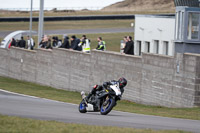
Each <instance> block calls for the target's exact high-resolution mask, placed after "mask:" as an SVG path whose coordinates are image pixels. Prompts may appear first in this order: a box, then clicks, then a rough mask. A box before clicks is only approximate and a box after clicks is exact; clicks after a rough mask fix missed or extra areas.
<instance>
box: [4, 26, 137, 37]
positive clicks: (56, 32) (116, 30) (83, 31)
mask: <svg viewBox="0 0 200 133" xmlns="http://www.w3.org/2000/svg"><path fill="white" fill-rule="evenodd" d="M12 32H13V31H0V37H1V38H4V37H6V36H7V35H8V34H10V33H12ZM44 32H45V34H47V35H63V34H98V33H121V32H134V28H112V29H109V28H101V29H63V30H45V31H44ZM33 35H36V34H33Z"/></svg>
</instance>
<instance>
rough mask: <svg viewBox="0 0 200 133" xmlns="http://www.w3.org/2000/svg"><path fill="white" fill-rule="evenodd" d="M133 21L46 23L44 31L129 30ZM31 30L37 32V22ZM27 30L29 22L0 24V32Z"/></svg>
mask: <svg viewBox="0 0 200 133" xmlns="http://www.w3.org/2000/svg"><path fill="white" fill-rule="evenodd" d="M133 22H134V19H128V20H81V21H47V22H44V29H45V30H63V29H98V28H129V27H130V26H131V23H133ZM32 28H33V30H36V31H37V30H38V22H33V27H32ZM15 30H29V22H0V31H15Z"/></svg>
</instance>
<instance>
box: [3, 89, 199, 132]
mask: <svg viewBox="0 0 200 133" xmlns="http://www.w3.org/2000/svg"><path fill="white" fill-rule="evenodd" d="M80 101H81V98H80ZM0 114H3V115H9V116H20V117H25V118H33V119H38V120H56V121H60V122H65V123H80V124H88V125H98V126H117V127H129V128H141V129H155V130H160V129H162V130H184V131H191V132H194V133H200V121H199V120H188V119H177V118H168V117H160V116H151V115H143V114H134V113H127V112H120V111H114V110H112V111H111V112H110V113H109V114H108V115H106V116H103V115H100V113H99V112H88V113H85V114H82V113H79V111H78V105H76V104H70V103H64V102H59V101H54V100H49V99H44V98H38V97H33V96H27V95H22V94H18V93H12V92H8V91H4V90H0Z"/></svg>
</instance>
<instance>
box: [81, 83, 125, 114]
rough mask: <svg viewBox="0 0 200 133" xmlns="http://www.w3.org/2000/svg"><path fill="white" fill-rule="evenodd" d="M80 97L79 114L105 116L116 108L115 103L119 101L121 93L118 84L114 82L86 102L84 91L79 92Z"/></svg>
mask: <svg viewBox="0 0 200 133" xmlns="http://www.w3.org/2000/svg"><path fill="white" fill-rule="evenodd" d="M81 96H82V101H81V103H80V104H79V112H80V113H86V112H100V113H101V115H107V114H108V113H109V112H110V111H111V110H112V109H113V107H114V106H116V104H117V101H118V100H121V96H122V92H121V89H120V88H119V83H117V82H116V83H114V84H112V85H108V86H107V87H106V88H105V87H103V89H102V90H100V91H96V94H93V95H92V96H91V97H90V98H89V99H88V100H86V95H85V92H84V91H82V92H81Z"/></svg>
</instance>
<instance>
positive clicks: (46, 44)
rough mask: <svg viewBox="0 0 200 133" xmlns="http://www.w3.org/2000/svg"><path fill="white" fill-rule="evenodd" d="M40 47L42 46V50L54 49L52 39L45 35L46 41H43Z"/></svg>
mask: <svg viewBox="0 0 200 133" xmlns="http://www.w3.org/2000/svg"><path fill="white" fill-rule="evenodd" d="M40 46H41V48H45V49H52V47H51V39H50V37H48V36H47V35H45V36H44V39H43V40H42V41H41V44H40Z"/></svg>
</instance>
